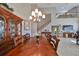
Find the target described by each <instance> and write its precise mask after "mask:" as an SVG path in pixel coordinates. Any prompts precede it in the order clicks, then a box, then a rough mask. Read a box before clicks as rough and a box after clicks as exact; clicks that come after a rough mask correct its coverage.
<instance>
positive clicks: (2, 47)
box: [0, 6, 22, 55]
mask: <svg viewBox="0 0 79 59" xmlns="http://www.w3.org/2000/svg"><path fill="white" fill-rule="evenodd" d="M0 17H2V18H3V20H4V33H3V37H2V38H0V39H1V40H0V55H3V54H5V53H6V52H7V51H9V50H11V49H12V48H14V47H16V46H17V44H19V43H20V42H22V18H20V17H18V16H16V15H14V14H13V13H12V12H10V11H8V10H6V9H5V8H3V7H1V6H0ZM11 21H13V24H14V36H11V34H12V33H10V31H11V30H12V29H11V27H10V22H11ZM18 24H19V25H20V26H19V27H20V30H19V34H18Z"/></svg>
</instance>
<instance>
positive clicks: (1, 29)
mask: <svg viewBox="0 0 79 59" xmlns="http://www.w3.org/2000/svg"><path fill="white" fill-rule="evenodd" d="M3 34H4V19H3V18H2V17H1V16H0V39H1V38H3Z"/></svg>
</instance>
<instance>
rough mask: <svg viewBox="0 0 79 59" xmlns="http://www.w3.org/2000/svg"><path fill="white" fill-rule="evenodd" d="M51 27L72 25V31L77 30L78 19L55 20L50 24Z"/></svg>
mask: <svg viewBox="0 0 79 59" xmlns="http://www.w3.org/2000/svg"><path fill="white" fill-rule="evenodd" d="M52 25H61V26H63V25H73V29H74V31H77V30H78V18H60V19H55V20H53V22H52Z"/></svg>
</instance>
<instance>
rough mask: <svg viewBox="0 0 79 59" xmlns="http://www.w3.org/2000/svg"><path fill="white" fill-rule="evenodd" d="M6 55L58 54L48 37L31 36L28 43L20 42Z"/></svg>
mask: <svg viewBox="0 0 79 59" xmlns="http://www.w3.org/2000/svg"><path fill="white" fill-rule="evenodd" d="M5 56H58V54H57V52H56V51H55V50H54V48H53V47H52V46H51V45H50V44H49V42H48V41H47V39H45V38H39V41H38V42H37V39H36V38H33V37H32V38H30V40H28V41H27V42H26V43H23V44H20V45H19V46H17V47H16V48H14V49H13V50H11V51H9V52H8V53H7V54H5Z"/></svg>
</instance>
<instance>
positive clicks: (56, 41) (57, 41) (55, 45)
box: [50, 36, 60, 50]
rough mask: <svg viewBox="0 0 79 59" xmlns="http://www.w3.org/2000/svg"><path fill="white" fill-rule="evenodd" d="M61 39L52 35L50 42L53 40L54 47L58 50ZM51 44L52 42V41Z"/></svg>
mask: <svg viewBox="0 0 79 59" xmlns="http://www.w3.org/2000/svg"><path fill="white" fill-rule="evenodd" d="M59 41H60V40H59V39H57V37H56V36H52V38H51V40H50V42H52V43H53V44H52V45H53V47H54V48H55V50H57V47H58V43H59ZM50 44H51V43H50Z"/></svg>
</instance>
